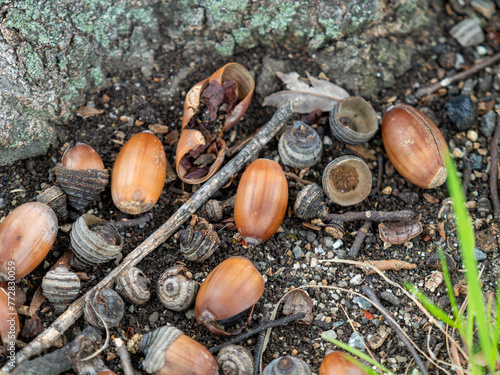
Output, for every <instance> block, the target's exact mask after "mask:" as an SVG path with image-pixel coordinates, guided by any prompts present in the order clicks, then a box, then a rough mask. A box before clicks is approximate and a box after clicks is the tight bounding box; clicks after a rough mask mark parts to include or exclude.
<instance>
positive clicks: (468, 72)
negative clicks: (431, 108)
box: [415, 53, 500, 99]
mask: <svg viewBox="0 0 500 375" xmlns="http://www.w3.org/2000/svg"><path fill="white" fill-rule="evenodd" d="M498 60H500V53H497V54H496V55H493V56H492V57H490V58H489V59H486V60H484V61H483V62H481V63H479V64H476V65H473V66H472V68H470V69H467V70H465V71H463V72H461V73H458V74H455V75H453V76H451V77H447V78H444V79H442V80H441V81H439V82H438V83H435V84H434V85H431V86H428V87H422V88H421V89H418V90H417V92H416V93H415V96H416V98H417V99H420V98H422V97H424V96H426V95H430V94H432V93H433V92H435V91H437V90H439V89H440V88H443V87H447V86H449V85H451V84H452V83H453V82H456V81H461V80H462V79H464V78H467V77H469V76H471V75H473V74H474V73H476V72H477V71H479V70H481V69H484V68H486V67H487V66H489V65H492V64H494V63H495V62H496V61H498Z"/></svg>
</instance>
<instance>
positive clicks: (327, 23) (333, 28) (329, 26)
mask: <svg viewBox="0 0 500 375" xmlns="http://www.w3.org/2000/svg"><path fill="white" fill-rule="evenodd" d="M318 23H319V24H320V25H322V26H324V28H325V36H326V37H328V38H331V39H334V40H336V39H340V37H341V35H342V33H341V30H340V26H339V25H337V23H336V22H335V20H333V19H331V18H320V19H318Z"/></svg>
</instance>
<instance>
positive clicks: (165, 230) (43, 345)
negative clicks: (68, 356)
mask: <svg viewBox="0 0 500 375" xmlns="http://www.w3.org/2000/svg"><path fill="white" fill-rule="evenodd" d="M291 115H292V110H291V102H290V101H287V102H286V103H285V104H283V105H282V106H281V107H280V108H279V109H278V110H277V111H276V113H275V114H274V116H273V117H272V118H271V119H270V120H269V122H268V123H267V124H266V125H265V126H264V127H263V128H262V130H261V131H260V132H259V133H258V134H257V135H256V136H255V137H254V138H253V139H252V140H251V141H250V142H249V143H248V144H247V146H245V148H244V149H243V150H241V151H240V153H239V154H238V155H236V156H235V157H234V158H233V159H232V160H231V161H229V162H228V163H227V164H226V165H225V166H224V167H223V168H222V169H221V170H220V171H219V172H217V173H216V174H215V175H214V176H213V177H212V178H211V179H210V180H208V181H207V182H206V183H205V184H204V185H203V186H202V187H201V188H200V189H199V190H197V191H196V193H194V194H193V195H192V196H191V198H190V199H189V200H188V201H187V202H186V203H184V204H183V205H182V206H181V207H180V208H179V209H178V210H177V212H176V213H175V214H174V215H172V216H171V217H170V218H169V219H168V220H167V221H166V222H165V223H163V224H162V225H161V226H160V227H159V228H158V229H157V230H156V231H155V232H153V233H152V234H151V235H150V236H149V237H148V238H146V239H145V240H144V241H143V242H142V243H141V244H140V245H139V246H137V247H136V248H135V250H134V251H132V252H131V253H130V254H129V255H127V256H126V257H125V258H124V259H123V261H122V263H120V265H118V266H117V267H116V268H115V269H113V270H112V271H111V272H110V273H109V274H108V275H107V276H106V277H105V278H104V279H102V280H101V281H100V282H99V283H98V284H97V285H96V286H95V287H93V288H92V289H90V290H89V291H88V292H87V293H86V294H85V295H83V296H82V297H80V298H79V299H78V300H76V301H75V302H73V303H72V304H71V305H70V306H69V307H68V309H67V310H66V311H65V312H64V313H63V314H62V315H60V316H59V318H57V319H56V320H55V321H54V322H53V323H52V324H51V325H50V327H48V328H47V329H46V330H45V331H44V332H43V333H41V334H40V335H39V336H38V337H36V338H35V339H34V340H33V341H32V342H30V343H29V344H28V345H27V346H26V347H25V348H24V349H23V350H21V351H20V352H19V353H18V354H17V356H16V360H17V363H20V362H23V361H25V360H27V359H28V358H30V357H32V356H34V355H37V354H40V353H41V352H42V351H43V350H44V349H48V348H50V347H51V346H52V344H53V343H54V341H55V340H57V339H58V338H59V337H60V336H61V335H62V334H63V333H64V331H66V330H67V329H68V328H69V327H71V325H72V324H73V323H75V322H76V320H77V319H78V318H79V317H81V316H82V313H83V306H84V301H85V296H86V295H87V294H88V293H91V292H93V291H95V290H100V289H103V288H105V287H108V286H109V285H111V284H112V283H113V282H114V280H115V278H116V277H117V276H118V274H119V273H120V272H122V271H123V270H126V269H128V268H130V267H133V266H135V265H137V264H138V263H139V262H140V261H141V260H142V259H144V258H145V257H146V256H147V255H149V254H150V253H151V252H153V250H155V249H156V248H157V247H158V246H160V245H161V244H162V243H164V242H165V241H166V240H167V239H168V238H169V237H170V236H171V235H172V234H173V233H175V232H176V231H177V230H178V229H179V228H180V226H181V225H182V224H183V223H184V222H185V221H186V220H188V219H189V218H190V217H191V215H193V214H194V213H195V212H196V211H197V210H198V209H199V208H200V207H201V206H202V205H203V204H204V203H205V201H206V200H207V199H208V198H209V197H210V196H212V195H213V194H214V193H215V192H216V191H217V190H219V189H220V188H221V187H222V186H224V184H225V183H226V182H227V181H229V179H230V178H231V175H233V174H235V173H237V172H238V171H239V170H240V169H241V168H243V166H244V165H245V164H246V163H247V162H249V161H250V160H251V159H252V157H253V156H254V155H256V154H257V153H258V152H259V151H260V150H261V149H262V148H263V147H264V146H265V145H266V143H267V142H269V140H270V139H272V138H273V137H274V135H275V134H276V133H277V132H278V131H279V130H280V128H281V127H282V126H283V125H284V123H285V121H286V120H287V119H288V118H289V117H290V116H291ZM9 370H11V368H10V367H8V366H4V368H2V371H6V372H9Z"/></svg>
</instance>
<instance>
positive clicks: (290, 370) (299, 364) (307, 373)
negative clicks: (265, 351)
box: [263, 355, 311, 375]
mask: <svg viewBox="0 0 500 375" xmlns="http://www.w3.org/2000/svg"><path fill="white" fill-rule="evenodd" d="M263 375H311V370H310V369H309V366H308V365H307V363H305V362H304V361H303V360H301V359H300V358H297V357H291V356H289V355H286V356H284V357H280V358H277V359H275V360H274V361H272V362H271V363H270V364H268V365H267V366H266V368H265V369H264V372H263Z"/></svg>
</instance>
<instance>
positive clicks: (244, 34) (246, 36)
mask: <svg viewBox="0 0 500 375" xmlns="http://www.w3.org/2000/svg"><path fill="white" fill-rule="evenodd" d="M232 35H233V38H234V41H235V43H236V44H238V45H240V46H244V47H247V48H252V47H254V46H255V42H254V41H252V42H251V41H250V40H251V36H252V33H251V32H250V30H248V28H246V27H241V28H239V29H235V30H233V32H232Z"/></svg>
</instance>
